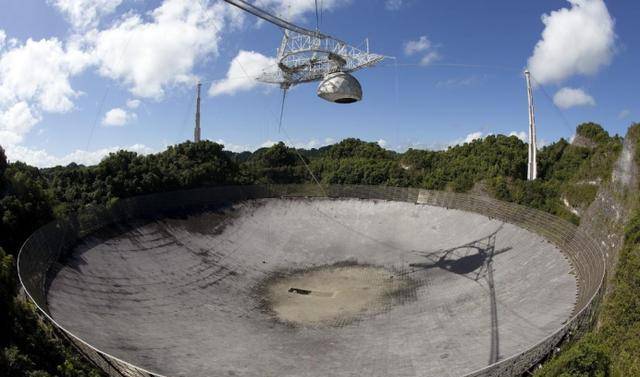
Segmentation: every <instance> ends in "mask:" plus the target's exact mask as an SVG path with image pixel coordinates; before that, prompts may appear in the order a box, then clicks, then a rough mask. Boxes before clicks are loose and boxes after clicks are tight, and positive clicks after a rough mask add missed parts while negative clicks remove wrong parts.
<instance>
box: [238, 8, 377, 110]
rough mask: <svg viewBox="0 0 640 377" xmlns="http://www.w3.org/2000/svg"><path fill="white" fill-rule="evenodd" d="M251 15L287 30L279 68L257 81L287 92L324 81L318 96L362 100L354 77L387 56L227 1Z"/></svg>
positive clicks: (267, 72) (260, 76) (342, 99)
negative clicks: (273, 85) (357, 72)
mask: <svg viewBox="0 0 640 377" xmlns="http://www.w3.org/2000/svg"><path fill="white" fill-rule="evenodd" d="M225 1H226V2H227V3H229V4H232V5H234V6H236V7H238V8H240V9H242V10H244V11H246V12H248V13H251V14H253V15H255V16H256V17H259V18H262V19H263V20H266V21H269V22H271V23H273V24H275V25H277V26H279V27H281V28H283V29H284V31H285V32H284V37H283V38H282V42H281V44H280V48H279V49H278V54H277V57H276V60H277V68H276V69H267V70H265V71H263V72H262V74H261V75H259V76H258V78H257V80H258V81H260V82H264V83H268V84H278V85H280V87H281V88H282V89H284V90H287V89H289V88H291V87H292V86H295V85H298V84H303V83H308V82H314V81H322V82H321V84H320V86H319V88H318V96H319V97H320V98H323V99H325V100H327V101H330V102H334V103H353V102H357V101H360V100H361V99H362V87H361V85H360V83H359V82H358V80H357V79H356V78H355V77H353V76H352V75H351V73H352V72H355V71H357V70H359V69H362V68H366V67H371V66H374V65H376V64H377V63H379V62H381V61H382V60H384V59H385V56H383V55H378V54H373V53H370V52H369V47H368V45H369V44H368V43H367V49H366V51H364V50H360V49H358V48H356V47H353V46H350V45H348V44H346V43H345V42H343V41H341V40H339V39H337V38H334V37H331V36H329V35H326V34H322V33H320V32H319V31H313V30H309V29H305V28H303V27H300V26H297V25H295V24H292V23H290V22H288V21H285V20H283V19H281V18H279V17H277V16H274V15H272V14H270V13H268V12H267V11H264V10H262V9H260V8H258V7H256V6H254V5H252V4H250V3H248V2H246V1H244V0H225Z"/></svg>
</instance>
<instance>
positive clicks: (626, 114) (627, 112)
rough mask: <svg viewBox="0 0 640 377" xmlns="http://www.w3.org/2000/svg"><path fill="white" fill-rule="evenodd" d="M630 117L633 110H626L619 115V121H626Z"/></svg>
mask: <svg viewBox="0 0 640 377" xmlns="http://www.w3.org/2000/svg"><path fill="white" fill-rule="evenodd" d="M629 115H631V110H629V109H624V110H622V111H620V113H619V114H618V119H626V118H628V117H629Z"/></svg>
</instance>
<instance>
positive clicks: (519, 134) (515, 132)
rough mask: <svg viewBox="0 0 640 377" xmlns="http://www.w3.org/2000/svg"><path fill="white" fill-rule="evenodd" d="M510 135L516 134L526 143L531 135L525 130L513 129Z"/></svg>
mask: <svg viewBox="0 0 640 377" xmlns="http://www.w3.org/2000/svg"><path fill="white" fill-rule="evenodd" d="M509 136H515V137H517V138H518V139H520V140H522V141H523V142H525V143H526V142H527V140H528V139H529V136H528V135H527V133H526V132H524V131H511V132H509Z"/></svg>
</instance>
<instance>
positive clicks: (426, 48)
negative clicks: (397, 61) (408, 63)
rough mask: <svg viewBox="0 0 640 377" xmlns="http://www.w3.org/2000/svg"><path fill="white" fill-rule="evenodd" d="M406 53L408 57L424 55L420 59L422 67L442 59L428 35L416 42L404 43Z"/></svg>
mask: <svg viewBox="0 0 640 377" xmlns="http://www.w3.org/2000/svg"><path fill="white" fill-rule="evenodd" d="M404 53H405V55H407V56H413V55H418V54H420V55H422V58H421V59H420V65H424V66H426V65H429V64H431V63H433V62H435V61H437V60H440V58H441V57H442V56H441V55H440V53H438V51H437V50H436V47H435V46H434V45H433V43H431V41H430V40H429V38H428V37H427V36H426V35H423V36H421V37H420V38H418V39H417V40H415V41H408V42H405V43H404Z"/></svg>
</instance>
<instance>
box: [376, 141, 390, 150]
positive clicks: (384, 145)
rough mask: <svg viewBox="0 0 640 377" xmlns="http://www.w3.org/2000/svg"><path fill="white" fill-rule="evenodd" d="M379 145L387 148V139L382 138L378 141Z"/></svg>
mask: <svg viewBox="0 0 640 377" xmlns="http://www.w3.org/2000/svg"><path fill="white" fill-rule="evenodd" d="M377 143H378V145H379V146H381V147H382V148H386V146H387V144H388V143H387V141H386V140H385V139H380V140H378V141H377Z"/></svg>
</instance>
